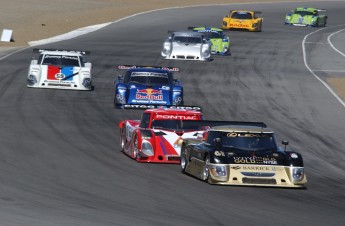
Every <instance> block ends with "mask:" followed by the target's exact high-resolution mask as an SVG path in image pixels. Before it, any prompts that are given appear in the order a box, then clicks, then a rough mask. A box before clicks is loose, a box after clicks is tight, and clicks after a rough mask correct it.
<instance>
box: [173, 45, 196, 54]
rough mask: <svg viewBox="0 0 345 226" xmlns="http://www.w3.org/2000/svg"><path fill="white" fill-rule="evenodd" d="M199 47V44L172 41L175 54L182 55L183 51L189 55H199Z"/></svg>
mask: <svg viewBox="0 0 345 226" xmlns="http://www.w3.org/2000/svg"><path fill="white" fill-rule="evenodd" d="M200 48H201V44H200V43H197V44H190V43H176V42H174V43H173V52H174V54H176V55H179V54H181V55H183V54H185V53H188V54H190V55H196V56H198V55H200Z"/></svg>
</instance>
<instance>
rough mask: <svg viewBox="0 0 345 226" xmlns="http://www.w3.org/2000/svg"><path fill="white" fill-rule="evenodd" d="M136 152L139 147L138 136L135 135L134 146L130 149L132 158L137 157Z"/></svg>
mask: <svg viewBox="0 0 345 226" xmlns="http://www.w3.org/2000/svg"><path fill="white" fill-rule="evenodd" d="M138 153H139V149H138V136H135V138H134V147H133V150H132V158H133V159H137V158H138Z"/></svg>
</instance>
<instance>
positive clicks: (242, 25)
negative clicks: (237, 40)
mask: <svg viewBox="0 0 345 226" xmlns="http://www.w3.org/2000/svg"><path fill="white" fill-rule="evenodd" d="M230 27H239V28H243V27H244V28H248V27H249V25H248V24H242V23H240V24H230Z"/></svg>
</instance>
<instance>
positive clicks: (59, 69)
mask: <svg viewBox="0 0 345 226" xmlns="http://www.w3.org/2000/svg"><path fill="white" fill-rule="evenodd" d="M33 52H34V53H38V54H39V57H38V59H35V58H33V59H32V60H31V64H30V67H29V72H28V78H27V87H32V88H51V89H74V90H91V89H92V80H91V68H92V64H91V63H90V62H85V61H84V57H83V56H84V55H86V54H89V52H86V51H75V50H50V49H33Z"/></svg>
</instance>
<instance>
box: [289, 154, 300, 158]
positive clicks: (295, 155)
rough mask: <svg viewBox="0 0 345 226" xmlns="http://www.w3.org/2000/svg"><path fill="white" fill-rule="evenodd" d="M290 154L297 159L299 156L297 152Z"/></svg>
mask: <svg viewBox="0 0 345 226" xmlns="http://www.w3.org/2000/svg"><path fill="white" fill-rule="evenodd" d="M290 156H291V158H293V159H297V158H298V155H297V154H296V153H291V154H290Z"/></svg>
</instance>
